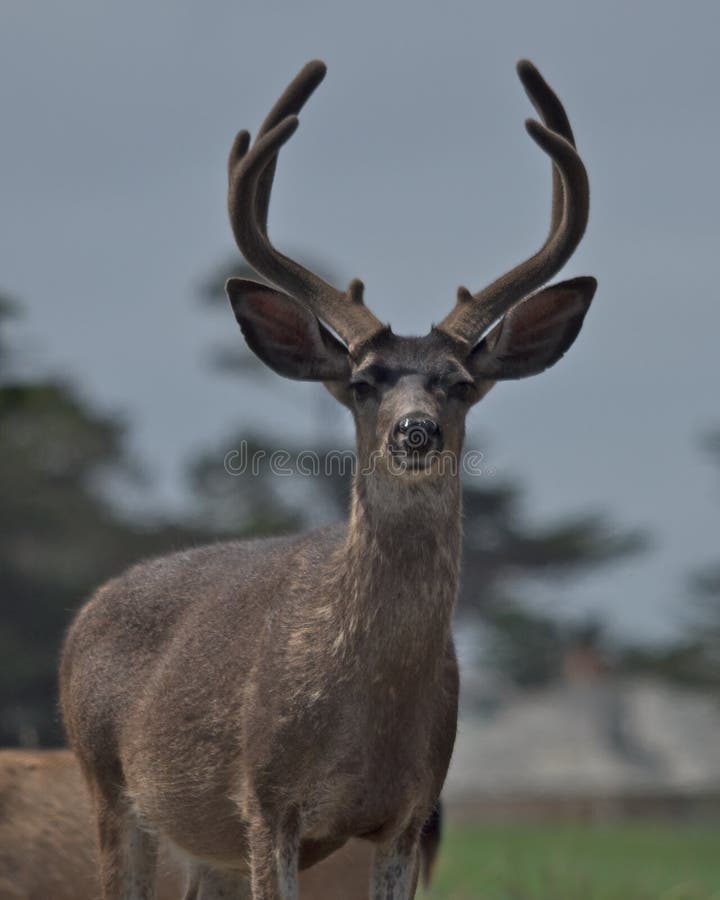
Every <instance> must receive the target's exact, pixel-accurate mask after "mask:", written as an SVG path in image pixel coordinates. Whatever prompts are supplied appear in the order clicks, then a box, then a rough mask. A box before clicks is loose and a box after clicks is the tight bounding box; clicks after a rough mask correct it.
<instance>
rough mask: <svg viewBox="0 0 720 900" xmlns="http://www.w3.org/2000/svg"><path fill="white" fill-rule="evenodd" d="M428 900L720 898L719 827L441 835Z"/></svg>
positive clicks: (465, 830) (470, 830)
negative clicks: (441, 841) (438, 854)
mask: <svg viewBox="0 0 720 900" xmlns="http://www.w3.org/2000/svg"><path fill="white" fill-rule="evenodd" d="M423 896H424V898H425V900H720V829H713V828H710V827H705V828H703V827H691V826H686V827H683V826H675V827H672V826H662V825H654V824H653V825H650V824H648V825H636V824H633V825H627V824H625V825H615V826H610V825H608V826H596V827H593V826H581V825H562V826H549V827H548V828H542V827H541V826H521V825H518V826H511V825H508V826H495V827H492V826H487V827H486V826H467V827H457V826H455V827H453V826H449V827H448V828H447V829H446V832H445V836H444V839H443V844H442V848H441V851H440V858H439V862H438V866H437V870H436V872H435V879H434V883H433V887H432V890H431V891H430V892H429V893H427V894H424V895H423Z"/></svg>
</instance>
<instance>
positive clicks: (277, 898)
mask: <svg viewBox="0 0 720 900" xmlns="http://www.w3.org/2000/svg"><path fill="white" fill-rule="evenodd" d="M248 838H249V844H250V860H251V871H252V879H251V881H252V900H298V896H299V893H298V891H299V888H298V859H299V850H300V839H299V831H298V827H297V821H296V819H295V818H293V819H292V820H288V821H286V822H285V824H284V825H283V826H280V827H277V828H274V827H272V825H271V824H270V823H269V822H267V821H266V820H264V819H263V818H262V817H259V818H258V819H256V821H255V822H253V823H252V824H251V826H250V830H249V835H248Z"/></svg>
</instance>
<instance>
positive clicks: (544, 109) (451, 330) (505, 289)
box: [438, 60, 590, 345]
mask: <svg viewBox="0 0 720 900" xmlns="http://www.w3.org/2000/svg"><path fill="white" fill-rule="evenodd" d="M517 71H518V75H519V76H520V80H521V81H522V83H523V86H524V88H525V91H526V93H527V94H528V96H529V98H530V100H531V101H532V104H533V106H534V107H535V109H536V110H537V111H538V113H539V115H540V117H541V119H542V121H543V124H540V122H537V121H535V120H534V119H528V120H527V121H526V123H525V127H526V129H527V131H528V134H529V135H530V137H531V138H532V139H533V140H534V141H535V143H536V144H538V145H539V146H540V147H541V148H542V149H543V150H544V151H545V152H546V153H547V154H548V156H549V157H550V158H551V160H552V162H553V197H552V214H551V218H550V231H549V233H548V236H547V239H546V240H545V243H544V244H543V246H542V247H541V248H540V250H538V252H537V253H536V254H535V255H534V256H531V257H530V259H528V260H526V261H525V262H523V263H521V264H520V265H518V266H516V267H515V268H514V269H511V270H510V271H509V272H507V273H506V274H505V275H502V276H501V277H500V278H498V279H497V280H495V281H493V282H492V284H490V285H488V287H486V288H484V289H483V290H482V291H480V292H478V293H477V294H471V293H470V292H469V291H468V290H467V288H464V287H460V288H458V296H457V303H456V305H455V308H454V309H453V311H452V312H451V313H450V314H449V315H448V316H446V317H445V319H443V321H442V322H441V323H440V325H439V326H438V328H439V329H440V330H442V331H445V332H446V333H447V334H449V335H450V336H451V337H453V338H455V339H458V340H460V341H462V342H463V343H467V344H470V345H473V344H475V343H476V341H477V340H478V338H480V337H481V335H482V333H483V332H484V331H485V330H486V329H487V328H488V327H489V326H490V325H492V324H493V322H495V321H497V320H498V319H499V318H501V317H502V316H504V315H505V313H507V312H508V311H509V310H510V309H511V308H512V307H513V306H514V305H515V304H516V303H518V302H519V301H521V300H523V299H524V298H525V297H526V296H527V295H528V294H530V293H531V292H532V291H534V290H536V289H537V288H540V287H542V285H544V284H545V283H546V282H547V281H549V280H550V279H551V278H552V277H553V276H554V275H555V274H556V273H557V272H558V271H559V270H560V269H561V268H562V267H563V266H564V265H565V263H566V262H567V261H568V259H569V258H570V256H571V255H572V254H573V252H574V250H575V248H576V247H577V245H578V244H579V243H580V239H581V238H582V236H583V233H584V232H585V226H586V225H587V219H588V209H589V202H590V190H589V186H588V178H587V172H586V171H585V166H584V165H583V162H582V160H581V159H580V156H579V155H578V153H577V151H576V150H575V139H574V137H573V133H572V129H571V128H570V123H569V121H568V118H567V114H566V113H565V109H564V108H563V105H562V103H561V102H560V100H559V99H558V97H557V95H556V94H555V92H554V91H553V90H552V88H551V87H550V86H549V85H548V84H547V82H546V81H545V80H544V78H543V77H542V75H541V74H540V73H539V72H538V70H537V69H536V68H535V66H534V65H533V64H532V63H531V62H529V61H528V60H521V61H520V62H519V63H518V65H517Z"/></svg>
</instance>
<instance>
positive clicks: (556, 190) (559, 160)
mask: <svg viewBox="0 0 720 900" xmlns="http://www.w3.org/2000/svg"><path fill="white" fill-rule="evenodd" d="M518 70H519V75H520V78H521V80H522V83H523V85H524V86H525V89H526V91H527V93H528V95H529V97H530V100H531V101H532V103H533V104H534V106H535V108H536V110H537V111H538V114H539V117H540V119H541V120H542V122H540V121H536V120H530V121H528V122H527V130H528V132H529V134H530V136H531V137H532V138H533V140H534V141H535V142H536V143H537V144H538V145H539V146H540V147H541V149H542V150H543V151H545V153H546V154H548V156H549V157H550V160H551V161H552V165H553V191H552V214H551V224H550V231H549V234H548V237H547V239H546V241H545V243H544V244H543V246H542V248H541V249H540V250H539V251H538V252H537V253H535V254H534V255H533V256H531V257H530V258H529V259H527V260H526V261H525V262H523V263H522V264H520V265H518V266H517V267H516V268H514V269H512V270H511V271H510V272H508V273H507V274H505V275H503V276H502V277H500V278H498V279H497V280H496V281H493V282H492V283H491V284H490V285H489V286H488V287H486V288H484V289H483V290H481V291H479V292H477V293H470V291H468V290H467V289H466V288H460V289H459V290H458V296H457V302H456V305H455V307H454V308H453V309H452V311H451V312H450V313H449V314H448V315H447V316H446V317H445V318H444V319H443V320H442V321H441V322H440V324H439V325H436V326H434V327H433V328H432V329H431V331H430V332H429V333H428V334H426V335H425V336H424V337H401V336H399V335H396V334H394V333H393V332H392V331H391V329H390V327H389V326H388V325H385V324H383V323H382V321H381V320H380V319H378V318H376V316H375V315H374V314H373V313H372V312H371V311H370V310H369V309H368V308H367V307H366V306H365V305H364V302H363V285H362V283H361V282H360V281H352V282H351V283H350V286H349V287H348V289H347V290H346V291H344V292H343V291H341V290H339V289H337V288H335V287H333V286H331V285H330V284H328V283H327V282H326V281H324V280H323V279H322V278H320V277H319V276H318V275H316V274H314V273H312V272H310V271H309V270H307V269H306V268H304V267H303V266H302V265H300V264H299V263H297V262H295V261H293V260H291V259H289V258H287V257H286V256H284V255H283V254H282V253H280V252H279V251H278V250H277V249H276V248H275V247H274V246H273V244H272V243H271V242H270V239H269V237H268V232H267V215H268V204H269V200H270V191H271V187H272V182H273V176H274V172H275V166H276V163H277V157H278V153H279V151H280V149H281V147H282V146H283V145H284V144H285V143H286V142H287V141H288V139H289V138H290V137H291V135H292V134H293V132H294V131H295V130H296V128H297V125H298V119H297V115H298V113H299V112H300V110H301V108H302V107H303V105H304V104H305V102H306V101H307V99H308V97H309V96H310V95H311V94H312V92H313V91H314V90H315V88H316V87H317V85H318V84H319V83H320V81H321V80H322V79H323V77H324V75H325V66H324V65H323V64H322V63H320V62H312V63H309V64H308V65H306V66H305V68H304V69H302V71H301V72H300V73H299V74H298V75H297V76H296V78H295V79H294V80H293V81H292V83H291V84H290V85H289V87H288V88H287V89H286V91H285V93H284V94H283V95H282V96H281V98H280V99H279V100H278V102H277V103H276V104H275V106H274V107H273V109H272V110H271V112H270V113H269V115H268V117H267V118H266V120H265V122H264V123H263V125H262V127H261V129H260V131H259V133H258V136H257V139H256V140H255V142H254V143H253V144H252V146H251V144H250V137H249V135H248V133H247V132H245V131H242V132H240V133H239V134H238V136H237V138H236V139H235V142H234V144H233V147H232V150H231V153H230V159H229V213H230V222H231V225H232V229H233V232H234V235H235V239H236V241H237V244H238V246H239V248H240V250H241V252H242V253H243V255H244V256H245V259H246V260H247V261H248V262H249V263H250V265H251V266H252V267H253V268H254V269H255V270H256V271H257V272H258V273H259V274H260V275H262V276H264V277H265V278H266V279H267V281H269V282H270V283H271V284H272V285H274V287H269V286H264V285H263V284H259V283H254V282H251V281H244V280H240V279H236V278H231V279H230V280H229V281H228V283H227V293H228V296H229V299H230V303H231V305H232V308H233V310H234V313H235V317H236V319H237V321H238V323H239V325H240V328H241V330H242V333H243V335H244V337H245V340H246V342H247V343H248V345H249V346H250V348H251V349H252V350H253V351H254V352H255V354H257V356H258V357H259V358H260V359H261V360H262V361H263V362H264V363H266V364H267V365H268V366H269V367H270V368H271V369H273V370H274V371H275V372H277V373H279V374H280V375H284V376H286V377H289V378H296V379H305V380H310V381H320V382H323V383H324V385H325V386H326V387H327V388H328V389H329V390H330V392H331V393H332V395H333V396H334V397H335V398H336V399H337V400H338V401H339V402H340V403H342V404H343V405H344V406H346V407H347V408H348V409H349V410H350V411H351V413H352V415H353V417H354V420H355V427H356V437H357V440H356V449H357V458H358V465H357V470H356V472H355V474H354V478H353V485H352V497H351V509H350V516H349V521H347V522H346V523H344V524H341V525H337V526H332V527H328V528H324V529H321V530H319V531H315V532H313V533H311V534H306V535H304V536H300V537H297V536H295V537H286V538H280V539H272V540H263V541H249V542H235V543H232V542H231V543H223V544H216V545H214V546H210V547H201V548H196V549H192V550H188V551H186V552H182V553H176V554H174V555H172V556H168V557H165V558H163V559H155V560H152V561H150V562H145V563H143V564H141V565H139V566H137V567H135V568H133V569H131V570H130V571H129V572H127V573H126V574H124V575H123V576H121V577H119V578H117V579H115V580H114V581H111V582H110V583H108V584H106V585H105V586H104V587H102V588H100V590H99V591H98V592H97V593H96V594H95V596H94V597H93V598H92V599H91V600H90V602H89V603H88V604H87V605H86V606H85V607H84V609H82V610H81V612H80V613H79V615H78V616H77V619H76V620H75V622H74V624H73V625H72V627H71V629H70V631H69V633H68V636H67V640H66V644H65V648H64V653H63V658H62V663H61V696H62V708H63V713H64V717H65V722H66V727H67V732H68V735H69V738H70V741H71V743H72V745H73V747H74V748H75V750H76V752H77V754H78V757H79V759H80V762H81V765H82V768H83V771H84V774H85V776H86V778H87V780H88V783H89V785H90V790H91V793H92V796H93V799H94V804H95V811H96V815H97V820H98V834H99V848H100V868H101V881H102V885H103V890H104V897H105V898H106V900H129V898H133V900H137V898H143V900H145V898H148V897H150V896H151V891H152V888H151V884H152V873H153V866H154V859H155V853H156V846H157V836H158V835H160V836H162V837H163V838H165V839H166V840H168V841H170V842H171V843H172V844H173V845H174V846H175V847H177V848H179V849H180V851H181V852H183V853H184V854H185V855H186V857H187V858H188V859H189V860H191V861H192V864H193V865H194V866H195V867H196V876H197V880H198V882H199V883H201V887H200V890H201V896H202V898H203V900H216V898H220V897H226V898H227V897H236V898H248V897H251V898H253V900H290V898H295V897H296V896H297V890H298V887H297V884H298V881H297V879H298V870H299V869H301V868H306V867H309V866H312V865H313V864H314V863H316V862H318V861H319V860H321V859H323V858H324V857H326V856H327V855H328V854H330V853H331V852H332V851H334V850H336V849H337V848H338V847H340V846H341V845H343V844H344V843H345V842H346V841H348V840H349V839H350V838H354V837H356V838H361V839H364V840H366V841H368V842H371V843H372V844H374V847H375V850H374V857H373V867H372V879H371V882H372V883H371V888H370V893H371V896H372V897H373V898H375V900H380V898H382V900H407V898H410V897H412V896H414V892H415V886H416V881H417V869H418V845H419V840H420V834H421V829H422V824H423V822H424V821H425V819H426V818H427V816H428V813H429V811H430V810H431V809H432V807H433V805H434V804H435V802H436V801H437V798H438V796H439V794H440V789H441V787H442V785H443V781H444V779H445V775H446V772H447V768H448V765H449V762H450V756H451V753H452V749H453V742H454V740H455V731H456V718H457V697H458V672H457V665H456V661H455V654H454V650H453V641H452V635H451V623H452V618H453V608H454V605H455V599H456V593H457V586H458V571H459V566H460V532H461V529H460V504H461V486H460V476H459V466H458V465H455V466H452V465H447V461H448V459H451V460H455V461H456V462H457V461H458V460H459V458H460V454H461V450H462V445H463V436H464V423H465V417H466V415H467V413H468V410H469V409H470V407H472V406H473V405H474V404H475V403H477V402H478V401H479V400H480V399H481V398H482V397H483V396H484V395H485V394H487V392H488V391H489V390H490V388H491V387H492V386H493V385H494V384H495V382H497V381H502V380H506V379H514V378H522V377H525V376H529V375H534V374H536V373H539V372H541V371H542V370H544V369H546V368H547V367H548V366H551V365H553V363H555V362H556V361H557V360H558V359H560V357H561V356H562V355H563V354H564V353H565V351H566V350H567V349H568V348H569V347H570V345H571V344H572V343H573V341H574V339H575V337H576V336H577V334H578V332H579V330H580V327H581V325H582V322H583V318H584V316H585V314H586V312H587V310H588V307H589V305H590V302H591V300H592V297H593V294H594V291H595V286H596V283H595V280H594V279H592V278H574V279H572V280H570V281H564V282H561V283H558V284H555V285H553V286H550V287H544V285H546V284H547V282H548V281H549V280H550V279H551V278H552V277H553V276H554V275H555V274H556V273H557V272H558V271H559V269H560V268H561V267H562V266H563V265H564V264H565V262H566V261H567V260H568V258H569V257H570V255H571V254H572V252H573V251H574V250H575V248H576V246H577V244H578V242H579V241H580V238H581V236H582V234H583V232H584V230H585V226H586V222H587V216H588V202H589V193H588V182H587V176H586V172H585V168H584V166H583V163H582V161H581V159H580V157H579V155H578V153H577V151H576V149H575V142H574V139H573V134H572V131H571V129H570V125H569V123H568V120H567V116H566V114H565V111H564V109H563V107H562V105H561V103H560V101H559V100H558V98H557V97H556V96H555V94H554V93H553V92H552V90H551V89H550V88H549V87H548V85H547V84H546V83H545V81H544V80H543V78H542V77H541V75H540V74H539V73H538V71H537V70H536V69H535V68H534V66H533V65H532V64H531V63H529V62H526V61H523V62H521V63H520V64H519V67H518Z"/></svg>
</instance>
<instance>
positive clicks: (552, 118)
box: [517, 59, 575, 235]
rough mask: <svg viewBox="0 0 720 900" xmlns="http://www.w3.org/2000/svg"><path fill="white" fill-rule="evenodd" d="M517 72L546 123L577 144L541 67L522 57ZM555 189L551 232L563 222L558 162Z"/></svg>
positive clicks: (567, 139) (568, 122)
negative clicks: (541, 72)
mask: <svg viewBox="0 0 720 900" xmlns="http://www.w3.org/2000/svg"><path fill="white" fill-rule="evenodd" d="M517 73H518V76H519V77H520V81H521V82H522V85H523V87H524V88H525V93H526V94H527V95H528V97H529V98H530V102H531V103H532V105H533V106H534V107H535V109H536V110H537V112H538V114H539V116H540V118H541V119H542V121H543V123H544V124H545V125H546V126H547V127H548V128H549V129H550V130H551V131H555V132H557V133H558V134H561V135H562V136H563V137H564V138H565V140H566V141H568V142H569V143H570V144H572V145H573V147H574V146H575V136H574V135H573V132H572V128H571V127H570V121H569V120H568V117H567V113H566V112H565V108H564V107H563V105H562V103H561V102H560V100H559V98H558V96H557V94H556V93H555V91H554V90H553V89H552V88H551V87H550V85H549V84H548V83H547V81H545V79H544V78H543V77H542V75H541V74H540V72H538V70H537V68H536V67H535V66H534V65H533V63H531V62H530V60H529V59H521V60H520V62H519V63H518V64H517ZM552 170H553V172H552V177H553V191H552V213H551V216H550V235H552V233H553V232H554V231H555V229H556V228H557V227H558V225H559V224H560V219H561V218H562V211H563V188H562V179H561V178H560V173H559V172H558V170H557V168H556V166H555V165H553V167H552Z"/></svg>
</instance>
